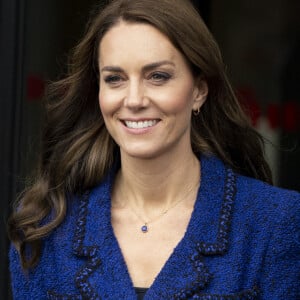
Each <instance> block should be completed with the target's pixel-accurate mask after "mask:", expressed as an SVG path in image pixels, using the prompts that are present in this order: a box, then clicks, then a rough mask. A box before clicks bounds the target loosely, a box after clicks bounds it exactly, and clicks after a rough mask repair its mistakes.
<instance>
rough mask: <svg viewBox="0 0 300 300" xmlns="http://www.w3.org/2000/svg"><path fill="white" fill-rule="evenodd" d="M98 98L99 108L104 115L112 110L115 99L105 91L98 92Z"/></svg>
mask: <svg viewBox="0 0 300 300" xmlns="http://www.w3.org/2000/svg"><path fill="white" fill-rule="evenodd" d="M98 100H99V105H100V110H101V112H102V115H103V116H104V117H105V115H109V114H111V113H113V112H114V110H115V106H116V104H115V101H114V100H113V99H112V97H111V95H108V94H107V93H105V92H99V96H98Z"/></svg>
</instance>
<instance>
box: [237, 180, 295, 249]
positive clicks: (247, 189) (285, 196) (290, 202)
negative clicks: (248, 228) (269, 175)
mask: <svg viewBox="0 0 300 300" xmlns="http://www.w3.org/2000/svg"><path fill="white" fill-rule="evenodd" d="M235 206H236V210H237V213H238V214H239V215H240V217H238V218H239V219H240V221H241V222H246V223H248V224H252V227H254V228H255V227H256V228H257V229H258V230H264V231H269V233H270V234H271V235H274V234H277V235H278V236H281V237H282V235H283V234H288V236H290V237H291V235H293V237H292V239H293V240H294V241H295V239H299V244H300V193H298V192H296V191H290V190H286V189H282V188H278V187H274V186H271V185H269V184H267V183H265V182H262V181H260V180H256V179H253V178H249V177H245V176H241V175H237V182H236V203H235Z"/></svg>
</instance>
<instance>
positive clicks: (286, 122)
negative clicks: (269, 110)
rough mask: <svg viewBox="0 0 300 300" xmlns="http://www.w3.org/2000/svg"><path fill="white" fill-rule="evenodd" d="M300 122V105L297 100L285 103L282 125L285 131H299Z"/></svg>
mask: <svg viewBox="0 0 300 300" xmlns="http://www.w3.org/2000/svg"><path fill="white" fill-rule="evenodd" d="M299 124H300V107H299V105H298V104H297V103H296V102H293V101H290V102H286V103H284V104H283V112H282V127H283V129H284V130H285V131H288V132H294V131H297V130H298V128H299Z"/></svg>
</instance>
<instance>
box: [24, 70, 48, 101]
mask: <svg viewBox="0 0 300 300" xmlns="http://www.w3.org/2000/svg"><path fill="white" fill-rule="evenodd" d="M44 91H45V82H44V80H43V79H42V78H41V77H39V76H37V75H29V76H28V77H27V100H29V101H36V100H40V99H41V98H42V97H43V96H44Z"/></svg>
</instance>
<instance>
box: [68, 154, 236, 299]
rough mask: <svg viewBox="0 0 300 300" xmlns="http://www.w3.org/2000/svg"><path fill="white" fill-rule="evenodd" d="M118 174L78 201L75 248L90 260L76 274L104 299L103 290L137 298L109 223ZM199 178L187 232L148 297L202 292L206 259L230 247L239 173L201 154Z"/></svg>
mask: <svg viewBox="0 0 300 300" xmlns="http://www.w3.org/2000/svg"><path fill="white" fill-rule="evenodd" d="M114 175H115V172H111V173H110V174H109V175H108V176H107V178H106V179H105V180H104V181H103V182H102V184H101V185H100V186H98V187H97V188H95V189H93V190H92V191H91V192H90V193H87V194H85V195H84V196H83V197H82V198H81V199H80V207H79V212H78V218H77V225H76V229H75V235H74V241H73V250H74V253H75V254H76V255H77V256H79V257H82V258H85V259H86V262H85V264H84V265H83V267H81V269H80V270H78V272H77V275H76V278H75V282H76V285H77V287H78V289H79V290H80V293H81V295H82V296H83V298H88V299H101V298H102V297H104V296H103V295H101V294H102V293H105V292H106V293H107V294H109V295H110V297H109V298H111V299H118V298H119V299H136V295H135V292H134V288H133V286H132V281H131V279H130V276H129V273H128V270H127V267H126V264H125V261H124V258H123V256H122V253H121V250H120V248H119V246H118V242H117V240H116V238H115V236H114V233H113V228H112V225H111V221H110V220H111V215H110V208H111V207H110V193H111V188H112V183H113V179H114ZM201 177H202V178H201V185H200V188H199V191H198V195H197V200H196V203H195V207H194V211H193V213H192V216H191V220H190V222H189V225H188V228H187V231H186V233H185V236H184V237H183V239H182V240H181V241H180V242H179V244H178V245H177V246H176V248H175V249H174V252H173V253H172V255H171V256H170V258H169V259H168V261H167V262H166V264H165V265H164V267H163V268H162V270H161V272H160V273H159V274H158V276H157V278H156V279H155V281H154V283H153V285H152V286H151V287H150V289H149V291H148V292H147V294H146V297H145V300H146V299H170V298H174V299H187V298H188V297H189V295H193V294H195V293H197V292H198V291H199V292H200V291H201V290H203V289H204V288H205V286H207V285H208V284H209V282H210V280H211V278H212V275H211V274H210V273H209V270H208V268H207V267H206V266H205V263H204V257H205V256H208V255H209V256H213V255H222V254H224V253H225V252H226V250H227V248H228V235H229V232H230V221H231V215H232V209H233V204H234V198H235V192H236V184H235V181H236V176H235V174H234V172H233V171H232V170H231V169H230V168H227V167H225V166H224V165H223V163H222V162H221V161H220V160H219V159H217V158H216V157H213V156H210V157H209V156H204V155H202V156H201ZM187 257H189V258H190V259H187ZM182 267H184V268H182ZM100 273H101V274H100ZM95 278H97V281H96V280H95ZM104 298H105V297H104Z"/></svg>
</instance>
